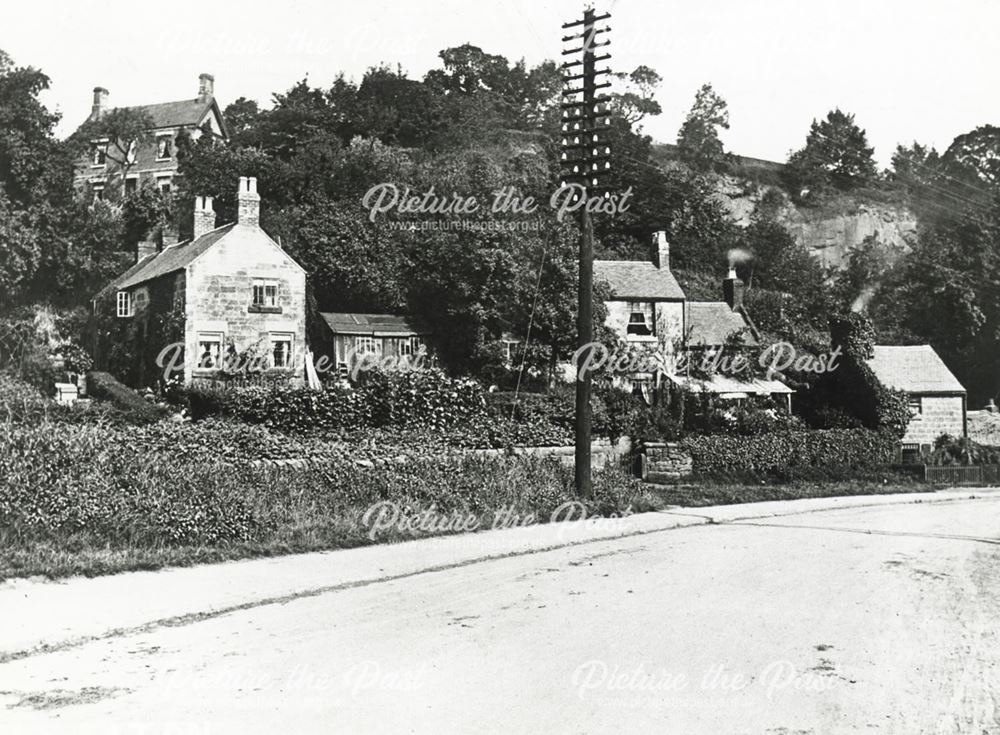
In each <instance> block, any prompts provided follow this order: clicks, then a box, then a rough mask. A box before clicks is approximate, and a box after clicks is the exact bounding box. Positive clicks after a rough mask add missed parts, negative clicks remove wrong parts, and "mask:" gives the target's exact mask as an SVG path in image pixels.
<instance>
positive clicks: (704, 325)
mask: <svg viewBox="0 0 1000 735" xmlns="http://www.w3.org/2000/svg"><path fill="white" fill-rule="evenodd" d="M684 324H685V331H686V332H687V335H686V336H687V343H688V344H689V345H691V346H699V345H721V344H725V342H726V339H728V338H729V335H731V334H732V333H733V332H738V331H740V330H741V329H746V330H747V333H746V334H745V335H744V336H743V343H744V344H747V345H755V344H757V339H756V337H755V335H754V329H753V326H752V325H751V324H750V323H749V321H748V320H747V319H746V317H745V316H744V314H743V310H742V309H738V310H736V311H733V310H732V309H731V308H729V304H727V303H726V302H725V301H688V302H687V303H686V304H685V305H684Z"/></svg>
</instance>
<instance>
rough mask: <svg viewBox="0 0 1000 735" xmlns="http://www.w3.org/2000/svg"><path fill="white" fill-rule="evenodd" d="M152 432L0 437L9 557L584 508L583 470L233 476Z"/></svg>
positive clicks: (326, 541)
mask: <svg viewBox="0 0 1000 735" xmlns="http://www.w3.org/2000/svg"><path fill="white" fill-rule="evenodd" d="M206 424H211V422H206ZM146 431H147V429H145V428H140V429H139V430H138V431H135V432H129V431H128V429H126V428H124V427H122V428H115V427H109V426H65V425H46V426H37V427H24V426H11V427H8V430H7V431H5V432H2V433H0V528H2V529H4V532H3V534H0V550H3V549H5V548H11V547H30V546H31V545H32V544H37V543H38V542H43V543H51V544H54V545H55V546H57V547H58V548H65V549H67V550H70V549H72V550H79V549H80V548H98V549H105V548H155V547H157V546H178V545H209V546H216V545H225V544H232V543H237V544H238V543H250V542H259V543H264V542H275V541H278V542H283V543H288V544H290V545H291V546H294V545H295V544H297V543H300V542H302V539H303V538H307V539H315V542H316V543H317V544H319V545H320V546H322V547H326V548H330V547H336V546H342V545H354V544H358V543H370V542H371V540H370V539H366V538H365V534H364V528H363V527H362V524H361V522H360V519H361V517H362V515H363V514H364V512H365V511H366V510H367V509H368V508H369V507H370V506H371V505H372V504H374V503H378V502H380V501H384V500H391V501H394V502H396V503H398V504H399V505H400V506H401V507H404V508H411V509H414V510H422V509H427V508H431V507H434V508H436V509H437V510H439V511H440V512H442V513H449V512H451V511H453V510H454V511H463V512H465V511H468V512H471V513H475V514H477V515H479V514H484V515H489V514H490V513H495V512H500V511H501V510H503V509H506V508H514V509H515V510H516V511H517V512H518V514H519V515H520V514H524V515H527V514H529V513H537V514H538V515H539V518H540V519H541V520H545V519H547V518H548V516H549V514H550V513H551V511H552V510H554V509H555V508H556V507H558V506H559V505H560V504H562V503H565V502H567V501H570V500H575V499H576V496H575V492H574V489H573V471H572V468H571V467H565V466H563V465H561V464H560V463H559V462H557V461H555V460H552V459H544V458H538V457H530V456H516V457H505V456H502V457H486V458H483V457H475V456H469V455H458V454H453V453H447V454H435V453H431V452H426V451H425V452H412V453H411V454H410V456H409V458H408V459H407V460H406V461H403V462H386V463H381V464H374V463H371V462H359V461H358V455H357V453H355V452H353V451H341V452H340V454H339V456H331V457H330V459H329V461H327V462H325V463H322V464H319V465H316V466H310V467H305V468H290V467H275V466H251V465H250V464H249V463H227V464H221V463H220V462H219V461H213V460H212V459H211V458H210V457H208V456H206V455H205V454H204V453H203V452H201V451H188V449H189V448H188V447H183V446H181V447H174V446H171V445H170V444H165V445H163V446H162V447H161V448H162V451H153V450H151V448H150V447H149V445H148V442H149V440H150V438H151V437H148V436H144V434H145V432H146ZM170 431H172V432H173V431H177V432H182V433H181V434H178V435H174V436H165V437H164V438H165V439H168V440H171V439H173V440H182V439H183V432H184V431H185V430H184V429H181V428H177V429H171V430H170ZM198 431H200V430H198ZM132 434H135V435H136V436H135V440H134V441H128V440H127V439H128V437H129V436H130V435H132ZM211 438H212V437H199V436H197V432H196V433H195V435H194V436H189V437H188V439H189V440H191V441H194V442H195V443H200V441H199V440H208V439H211ZM235 451H236V453H239V451H240V450H239V449H238V448H236V450H235ZM81 457H86V461H85V462H84V461H81V459H80V458H81ZM594 489H595V498H594V499H593V500H588V501H587V505H588V508H589V509H590V511H591V512H592V513H605V514H606V513H610V512H616V513H621V512H624V511H625V510H626V509H627V508H629V506H630V505H631V504H632V503H633V502H634V501H636V500H637V499H638V498H639V496H640V493H641V488H640V486H639V483H638V481H636V480H635V479H633V478H629V477H626V476H625V474H624V473H623V472H622V471H620V470H617V469H615V468H608V469H606V470H603V471H601V472H598V473H595V478H594ZM380 540H381V539H380ZM310 543H311V542H310Z"/></svg>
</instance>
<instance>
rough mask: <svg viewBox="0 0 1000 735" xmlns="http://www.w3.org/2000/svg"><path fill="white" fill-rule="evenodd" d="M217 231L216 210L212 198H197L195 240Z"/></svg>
mask: <svg viewBox="0 0 1000 735" xmlns="http://www.w3.org/2000/svg"><path fill="white" fill-rule="evenodd" d="M214 229H215V210H214V209H213V208H212V197H203V196H197V197H195V198H194V239H195V240H197V239H198V238H199V237H201V236H202V235H204V234H205V233H206V232H211V231H212V230H214Z"/></svg>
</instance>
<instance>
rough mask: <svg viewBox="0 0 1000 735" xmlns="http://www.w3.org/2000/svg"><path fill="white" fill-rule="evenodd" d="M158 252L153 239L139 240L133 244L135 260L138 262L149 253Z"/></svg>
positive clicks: (154, 253)
mask: <svg viewBox="0 0 1000 735" xmlns="http://www.w3.org/2000/svg"><path fill="white" fill-rule="evenodd" d="M157 252H159V248H158V247H157V245H156V242H155V241H153V240H140V241H139V243H138V244H137V245H136V246H135V262H136V263H138V262H139V261H140V260H142V259H143V258H146V257H148V256H150V255H156V253H157Z"/></svg>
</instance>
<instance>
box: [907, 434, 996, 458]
mask: <svg viewBox="0 0 1000 735" xmlns="http://www.w3.org/2000/svg"><path fill="white" fill-rule="evenodd" d="M925 462H926V463H927V464H931V465H983V464H1000V448H998V447H987V446H984V445H982V444H977V443H976V442H974V441H973V440H972V439H969V438H968V437H964V436H961V437H955V436H951V435H950V434H942V435H941V436H939V437H938V438H937V439H936V440H935V441H934V451H932V452H931V453H930V454H929V455H927V458H926V460H925Z"/></svg>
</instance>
